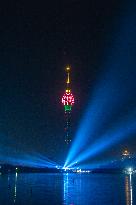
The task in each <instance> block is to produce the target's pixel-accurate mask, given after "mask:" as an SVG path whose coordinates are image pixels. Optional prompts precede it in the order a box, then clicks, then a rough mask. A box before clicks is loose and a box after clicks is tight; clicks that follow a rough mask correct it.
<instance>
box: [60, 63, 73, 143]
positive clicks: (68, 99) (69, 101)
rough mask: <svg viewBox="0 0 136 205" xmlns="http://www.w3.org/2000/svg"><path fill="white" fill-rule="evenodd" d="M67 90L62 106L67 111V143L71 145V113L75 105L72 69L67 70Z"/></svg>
mask: <svg viewBox="0 0 136 205" xmlns="http://www.w3.org/2000/svg"><path fill="white" fill-rule="evenodd" d="M66 74H67V79H66V90H65V93H64V95H63V97H62V104H63V105H64V110H65V119H66V125H65V142H66V143H67V144H69V143H70V142H71V136H70V135H71V134H70V122H71V111H72V106H73V105H74V96H73V95H72V92H71V89H70V68H69V67H67V68H66Z"/></svg>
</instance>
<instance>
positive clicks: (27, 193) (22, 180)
mask: <svg viewBox="0 0 136 205" xmlns="http://www.w3.org/2000/svg"><path fill="white" fill-rule="evenodd" d="M12 204H16V205H61V204H64V205H90V204H91V205H112V204H113V205H135V204H136V175H125V174H71V173H66V174H63V173H62V174H61V173H60V174H47V173H45V174H43V173H38V174H35V173H33V174H21V173H18V174H17V173H16V174H8V175H6V174H5V175H1V176H0V205H12Z"/></svg>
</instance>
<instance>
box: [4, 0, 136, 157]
mask: <svg viewBox="0 0 136 205" xmlns="http://www.w3.org/2000/svg"><path fill="white" fill-rule="evenodd" d="M126 5H127V4H125V3H124V1H119V0H111V1H109V0H103V1H101V0H90V1H80V0H69V1H65V0H64V1H44V2H43V3H42V2H40V1H36V2H34V1H31V0H30V1H27V2H26V3H25V2H24V1H16V3H15V2H14V3H13V1H11V2H10V1H9V2H8V3H6V2H5V4H4V3H1V6H0V134H1V136H2V137H1V139H2V138H3V141H4V142H3V141H2V140H1V141H2V142H1V147H2V150H3V153H4V152H5V150H6V146H8V147H11V148H13V149H14V150H16V152H19V151H20V150H21V151H24V153H25V152H31V151H32V152H33V151H34V152H37V153H39V152H40V153H42V154H44V155H46V156H47V157H49V158H51V159H58V158H60V157H61V154H62V152H63V147H64V129H63V126H64V110H63V107H62V105H61V96H62V94H63V92H64V89H65V72H64V68H65V66H66V65H67V64H69V65H71V67H72V90H73V94H74V95H75V99H76V103H75V106H74V108H73V113H72V118H73V119H72V125H73V133H74V132H76V128H77V127H78V124H79V121H80V119H81V116H82V114H83V113H84V110H85V107H86V105H87V103H88V99H89V96H90V93H91V91H92V90H93V87H94V85H95V81H96V80H97V78H98V77H99V75H101V73H102V72H103V66H101V65H103V64H104V61H105V59H106V55H107V53H108V49H110V48H111V47H112V45H113V41H114V40H115V38H116V36H117V35H118V33H117V32H116V31H118V29H119V26H120V24H119V22H120V19H122V18H124V16H125V12H126V10H127V6H126ZM135 40H136V39H135ZM56 153H57V155H56Z"/></svg>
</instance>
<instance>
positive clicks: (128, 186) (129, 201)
mask: <svg viewBox="0 0 136 205" xmlns="http://www.w3.org/2000/svg"><path fill="white" fill-rule="evenodd" d="M125 192H126V205H133V186H132V174H129V175H126V177H125Z"/></svg>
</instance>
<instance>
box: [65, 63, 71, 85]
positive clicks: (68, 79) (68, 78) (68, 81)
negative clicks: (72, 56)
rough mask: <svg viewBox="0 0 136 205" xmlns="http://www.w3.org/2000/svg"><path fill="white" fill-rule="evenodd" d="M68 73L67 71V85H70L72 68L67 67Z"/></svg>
mask: <svg viewBox="0 0 136 205" xmlns="http://www.w3.org/2000/svg"><path fill="white" fill-rule="evenodd" d="M66 71H67V73H68V77H67V84H69V83H70V77H69V72H70V67H67V68H66Z"/></svg>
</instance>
